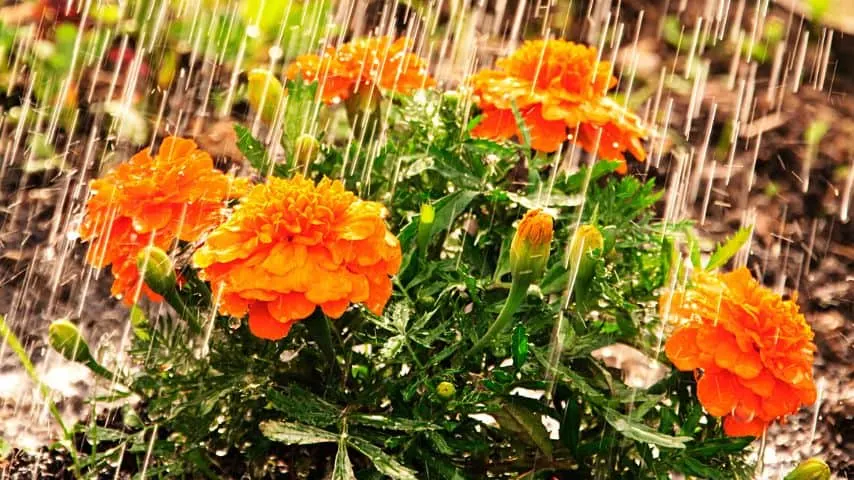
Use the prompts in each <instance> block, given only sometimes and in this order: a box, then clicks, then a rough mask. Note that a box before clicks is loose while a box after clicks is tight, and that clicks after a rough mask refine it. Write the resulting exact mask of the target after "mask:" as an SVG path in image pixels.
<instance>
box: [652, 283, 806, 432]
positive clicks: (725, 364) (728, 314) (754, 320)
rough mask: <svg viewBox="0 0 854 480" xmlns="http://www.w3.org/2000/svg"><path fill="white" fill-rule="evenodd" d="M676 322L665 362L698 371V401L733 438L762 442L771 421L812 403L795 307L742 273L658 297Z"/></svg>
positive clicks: (799, 316) (802, 327) (802, 325)
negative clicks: (677, 322)
mask: <svg viewBox="0 0 854 480" xmlns="http://www.w3.org/2000/svg"><path fill="white" fill-rule="evenodd" d="M661 308H662V309H663V310H664V311H667V310H668V309H669V313H670V316H671V318H675V319H677V321H679V322H680V325H679V327H678V328H677V329H676V331H675V332H673V334H672V335H671V336H670V338H669V339H668V340H667V344H666V346H665V350H666V353H667V357H668V358H669V359H670V361H672V362H673V364H674V365H675V366H676V367H677V368H678V369H680V370H687V371H691V370H693V371H701V372H702V373H701V374H700V375H701V376H700V379H699V381H698V382H697V396H698V398H699V400H700V402H701V403H702V404H703V406H704V407H705V408H706V410H707V411H708V412H709V413H710V414H712V415H714V416H716V417H723V418H724V429H725V431H726V433H727V434H728V435H730V436H760V435H761V434H762V432H763V431H764V430H765V428H766V427H767V426H768V424H770V423H771V422H773V421H774V420H775V419H778V418H781V417H785V416H786V415H789V414H793V413H795V412H797V410H798V409H799V408H800V406H801V405H810V404H812V403H814V402H815V399H816V388H815V383H814V381H813V375H812V363H813V353H814V352H815V345H814V344H813V342H812V338H813V332H812V330H811V329H810V327H809V325H808V324H807V323H806V321H805V320H804V316H803V314H801V313H799V311H798V305H797V303H795V302H794V301H790V300H783V299H782V298H781V297H780V296H779V295H777V294H775V293H774V292H772V291H771V290H769V289H768V288H766V287H764V286H762V285H761V284H760V283H759V282H757V281H756V280H755V279H754V278H753V277H752V276H751V274H750V271H749V270H748V269H746V268H740V269H738V270H736V271H734V272H731V273H724V274H711V273H706V272H701V273H698V274H697V275H695V277H694V284H693V286H692V288H690V289H687V290H681V291H677V292H674V293H672V294H670V295H666V296H665V297H663V298H662V303H661Z"/></svg>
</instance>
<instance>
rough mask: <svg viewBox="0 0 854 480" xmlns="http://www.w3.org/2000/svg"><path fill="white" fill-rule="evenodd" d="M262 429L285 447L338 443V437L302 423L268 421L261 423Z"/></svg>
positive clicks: (270, 437) (265, 434)
mask: <svg viewBox="0 0 854 480" xmlns="http://www.w3.org/2000/svg"><path fill="white" fill-rule="evenodd" d="M260 427H261V433H263V434H264V436H265V437H267V438H269V439H270V440H274V441H276V442H282V443H284V444H285V445H313V444H317V443H333V442H337V441H338V435H336V434H334V433H332V432H327V431H326V430H321V429H319V428H316V427H312V426H310V425H305V424H302V423H294V422H279V421H275V420H268V421H266V422H261V425H260Z"/></svg>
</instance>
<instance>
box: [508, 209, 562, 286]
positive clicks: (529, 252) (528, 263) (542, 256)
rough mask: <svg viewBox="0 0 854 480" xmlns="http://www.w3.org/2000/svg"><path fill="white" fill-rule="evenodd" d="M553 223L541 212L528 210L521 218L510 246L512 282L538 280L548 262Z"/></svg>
mask: <svg viewBox="0 0 854 480" xmlns="http://www.w3.org/2000/svg"><path fill="white" fill-rule="evenodd" d="M553 236H554V222H553V220H552V217H551V216H549V215H548V214H546V213H545V212H543V211H542V210H538V209H537V210H530V211H528V213H526V214H525V216H524V217H523V218H522V221H521V222H520V223H519V227H518V228H517V229H516V235H514V236H513V242H512V243H511V244H510V271H511V272H512V273H513V279H514V282H515V281H516V279H517V278H519V279H522V278H525V279H527V280H528V281H529V282H534V281H537V280H539V279H540V278H541V277H542V276H543V271H544V270H545V268H546V264H547V263H548V261H549V251H550V250H551V244H552V237H553Z"/></svg>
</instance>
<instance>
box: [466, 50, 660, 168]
mask: <svg viewBox="0 0 854 480" xmlns="http://www.w3.org/2000/svg"><path fill="white" fill-rule="evenodd" d="M497 66H498V70H481V71H480V72H478V73H476V74H475V75H473V76H472V77H471V78H470V79H469V83H470V85H471V87H472V89H473V96H474V101H475V103H476V104H477V105H478V107H480V109H481V111H482V114H483V118H482V120H481V122H480V123H479V124H478V125H477V126H476V127H475V128H474V130H473V131H472V134H473V135H475V136H479V137H485V138H491V139H506V138H510V137H512V136H519V137H521V135H522V134H521V132H520V131H519V127H518V124H517V121H516V116H515V114H514V112H513V109H514V108H518V111H519V114H520V115H521V117H522V120H523V121H524V124H525V127H526V128H527V129H528V131H529V134H530V140H531V147H532V148H533V149H535V150H538V151H542V152H554V151H556V150H557V149H558V147H559V146H560V145H561V144H562V143H563V142H564V141H566V140H572V141H574V142H575V143H577V144H578V145H580V146H581V147H582V148H584V149H585V150H587V151H590V152H596V153H598V154H599V155H600V156H602V157H604V158H606V159H617V160H621V161H623V162H625V157H624V152H626V151H628V152H629V153H631V154H632V155H633V156H634V157H635V158H637V159H638V160H644V158H645V157H646V152H645V151H644V149H643V145H642V144H641V139H642V138H644V137H646V136H647V132H646V129H645V128H644V127H643V126H642V125H641V121H640V119H639V118H638V117H637V116H635V115H634V114H632V113H630V112H628V111H626V110H625V109H623V108H622V107H621V106H619V105H617V104H616V103H615V102H613V101H612V100H610V99H608V98H607V97H605V94H606V93H607V92H608V90H609V89H611V88H613V87H614V86H615V85H616V84H617V79H616V78H614V77H613V76H612V75H611V73H610V72H611V65H610V63H609V62H607V61H602V60H598V59H597V52H596V49H595V48H593V47H587V46H584V45H579V44H576V43H573V42H567V41H564V40H537V41H529V42H526V43H525V44H524V45H523V46H522V47H521V48H519V49H518V50H517V51H516V52H514V53H513V54H512V55H511V56H509V57H507V58H503V59H500V60H498V62H497ZM620 170H621V171H623V172H624V171H625V166H623V167H622V168H621V169H620Z"/></svg>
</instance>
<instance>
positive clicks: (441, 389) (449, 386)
mask: <svg viewBox="0 0 854 480" xmlns="http://www.w3.org/2000/svg"><path fill="white" fill-rule="evenodd" d="M436 393H437V394H438V395H439V397H440V398H443V399H445V400H447V399H449V398H452V397H453V396H454V395H456V393H457V387H455V386H454V384H453V383H451V382H441V383H440V384H439V385H438V386H436Z"/></svg>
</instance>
